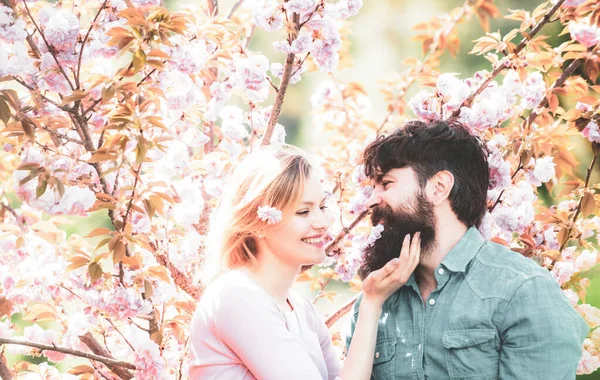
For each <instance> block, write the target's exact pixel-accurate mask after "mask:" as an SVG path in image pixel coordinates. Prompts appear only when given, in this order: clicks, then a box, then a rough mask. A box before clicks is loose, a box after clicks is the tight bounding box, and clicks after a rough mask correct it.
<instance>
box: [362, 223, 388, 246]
mask: <svg viewBox="0 0 600 380" xmlns="http://www.w3.org/2000/svg"><path fill="white" fill-rule="evenodd" d="M384 229H385V228H384V226H383V224H378V225H376V226H374V227H373V228H371V232H370V233H369V237H367V240H366V241H365V247H370V246H372V245H373V244H375V241H377V240H378V239H379V238H380V237H381V233H382V232H383V230H384Z"/></svg>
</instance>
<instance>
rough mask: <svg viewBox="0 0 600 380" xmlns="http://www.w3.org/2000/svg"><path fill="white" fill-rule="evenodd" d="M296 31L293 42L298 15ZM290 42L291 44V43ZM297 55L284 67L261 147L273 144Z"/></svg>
mask: <svg viewBox="0 0 600 380" xmlns="http://www.w3.org/2000/svg"><path fill="white" fill-rule="evenodd" d="M293 23H294V30H293V33H292V34H293V36H292V41H291V42H293V41H294V40H295V39H296V36H297V35H298V31H299V30H300V25H299V16H298V14H297V13H294V18H293ZM291 42H290V43H291ZM295 57H296V55H295V54H294V53H289V54H288V55H287V57H286V59H285V65H284V66H283V75H282V77H281V83H279V91H278V92H277V97H276V98H275V103H274V104H273V110H272V111H271V117H270V118H269V124H268V125H267V130H266V132H265V135H264V136H263V140H262V143H261V145H263V146H265V145H269V144H270V143H271V136H273V130H274V129H275V125H276V124H277V120H278V119H279V115H280V114H281V108H282V107H283V98H284V97H285V92H286V91H287V87H288V85H289V83H290V78H291V77H292V70H293V69H294V59H295Z"/></svg>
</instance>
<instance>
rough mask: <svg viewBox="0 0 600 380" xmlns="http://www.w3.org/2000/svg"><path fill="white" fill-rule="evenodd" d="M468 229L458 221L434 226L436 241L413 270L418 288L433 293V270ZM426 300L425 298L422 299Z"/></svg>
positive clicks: (434, 281) (435, 282)
mask: <svg viewBox="0 0 600 380" xmlns="http://www.w3.org/2000/svg"><path fill="white" fill-rule="evenodd" d="M467 230H468V228H467V227H466V226H465V225H464V224H463V223H461V222H460V221H458V220H457V219H455V220H447V221H444V222H442V223H437V225H436V231H435V232H436V241H435V245H434V246H433V247H432V249H431V251H430V252H428V254H427V255H426V256H425V257H423V258H421V261H420V262H419V266H418V267H417V269H416V270H415V272H416V276H417V279H418V283H419V288H421V290H422V292H421V293H423V289H425V290H430V292H431V291H433V290H435V288H436V287H437V281H436V279H435V269H436V268H437V267H438V266H439V265H440V263H441V262H442V260H444V258H445V257H446V255H447V254H448V253H449V252H450V251H451V250H452V248H454V247H455V246H456V244H457V243H458V242H459V241H460V239H462V238H463V236H464V235H465V233H466V232H467ZM423 298H424V299H426V297H423Z"/></svg>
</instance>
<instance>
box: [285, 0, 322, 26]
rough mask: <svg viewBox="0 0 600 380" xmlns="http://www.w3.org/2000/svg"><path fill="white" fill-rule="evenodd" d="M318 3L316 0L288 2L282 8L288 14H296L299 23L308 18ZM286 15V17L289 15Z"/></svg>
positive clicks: (290, 0) (292, 0)
mask: <svg viewBox="0 0 600 380" xmlns="http://www.w3.org/2000/svg"><path fill="white" fill-rule="evenodd" d="M317 4H318V2H317V1H316V0H289V1H287V2H285V3H284V5H283V7H284V9H285V10H286V11H288V12H290V13H291V12H293V13H298V15H299V16H300V22H304V21H306V20H307V19H308V16H310V14H311V13H312V12H313V11H314V10H315V9H316V7H317ZM290 13H288V15H289V14H290Z"/></svg>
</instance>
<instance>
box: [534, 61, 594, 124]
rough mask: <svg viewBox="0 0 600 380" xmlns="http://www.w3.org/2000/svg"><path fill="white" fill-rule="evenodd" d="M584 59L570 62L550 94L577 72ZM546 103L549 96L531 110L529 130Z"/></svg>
mask: <svg viewBox="0 0 600 380" xmlns="http://www.w3.org/2000/svg"><path fill="white" fill-rule="evenodd" d="M583 61H584V59H583V58H578V59H576V60H574V61H573V62H571V63H570V64H569V66H567V68H566V69H565V71H563V73H562V74H561V76H560V77H559V78H558V79H557V80H556V82H554V84H553V85H552V87H551V88H550V91H549V92H550V94H551V93H552V91H553V90H554V89H556V88H558V87H561V86H562V85H563V84H564V83H565V81H566V80H567V78H568V77H570V76H571V74H573V73H574V72H575V70H577V68H578V67H579V66H580V65H581V64H582V63H583ZM546 105H548V97H547V96H546V97H544V99H542V101H541V102H540V104H538V105H537V107H536V108H535V109H534V111H533V112H531V114H530V115H529V117H528V118H527V124H526V125H527V131H529V128H530V127H531V125H532V124H533V121H534V120H535V119H536V118H537V117H538V116H539V115H540V114H539V112H538V110H540V109H541V108H543V107H545V106H546Z"/></svg>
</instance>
